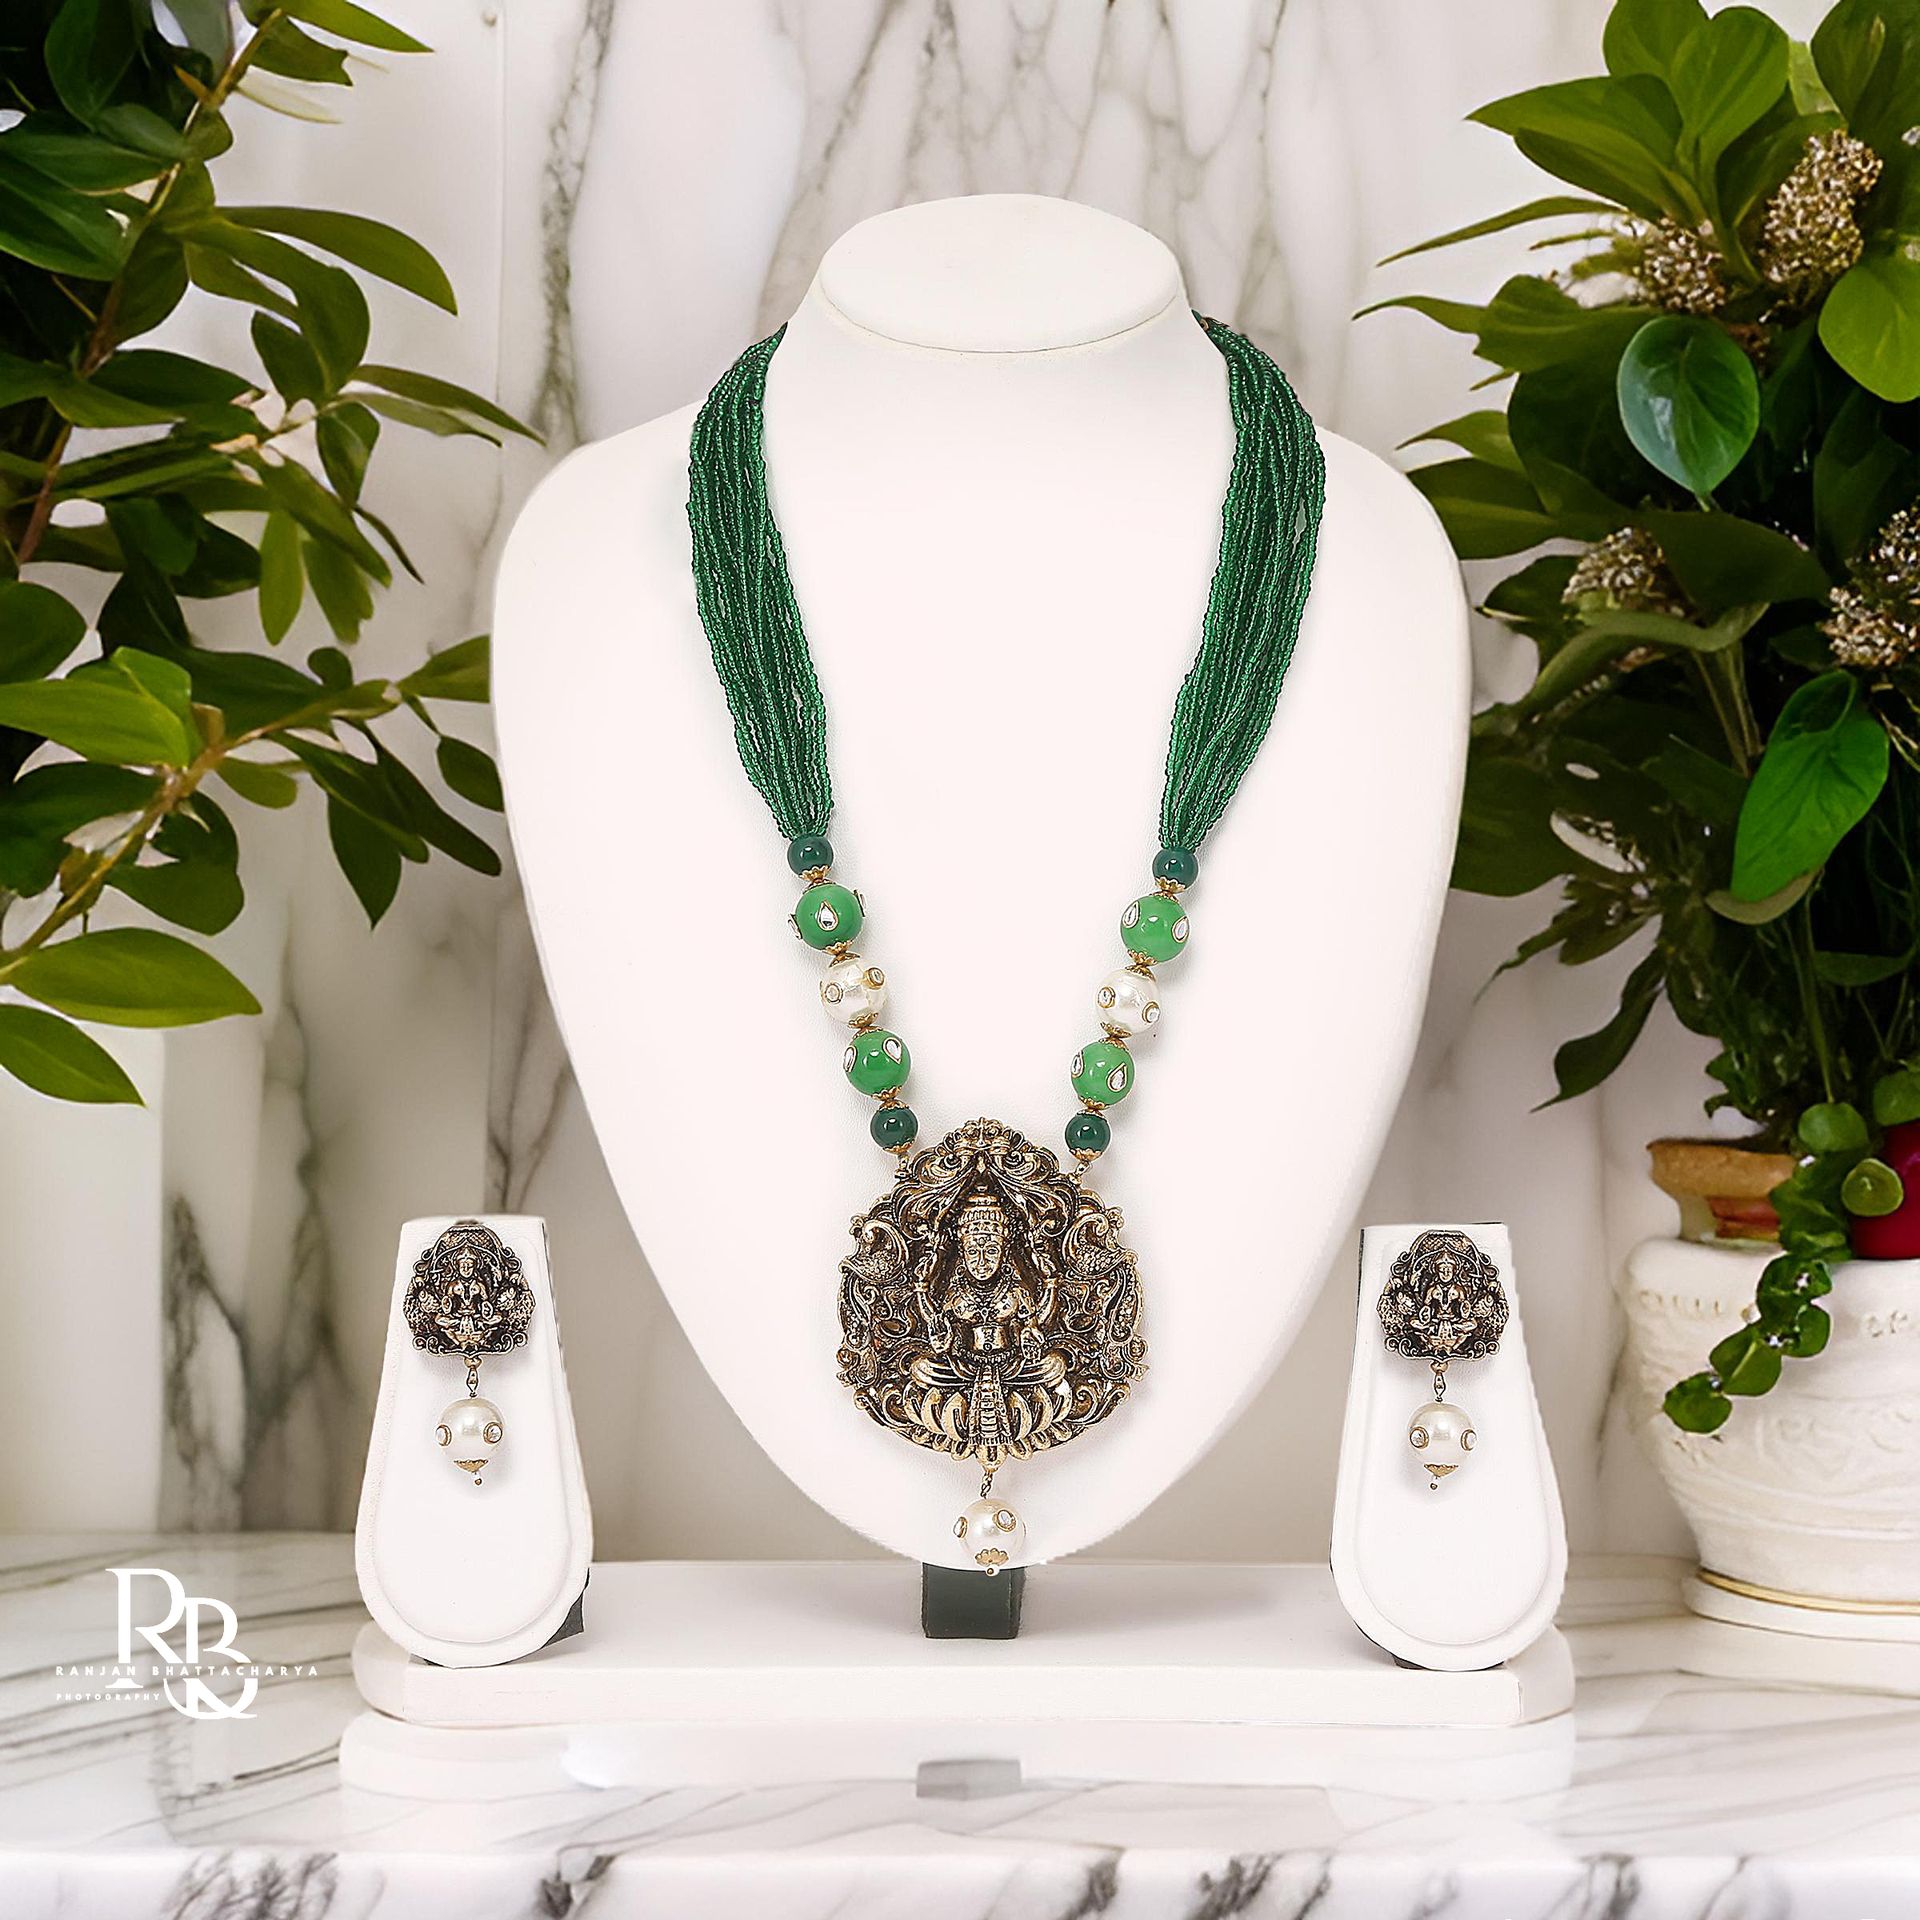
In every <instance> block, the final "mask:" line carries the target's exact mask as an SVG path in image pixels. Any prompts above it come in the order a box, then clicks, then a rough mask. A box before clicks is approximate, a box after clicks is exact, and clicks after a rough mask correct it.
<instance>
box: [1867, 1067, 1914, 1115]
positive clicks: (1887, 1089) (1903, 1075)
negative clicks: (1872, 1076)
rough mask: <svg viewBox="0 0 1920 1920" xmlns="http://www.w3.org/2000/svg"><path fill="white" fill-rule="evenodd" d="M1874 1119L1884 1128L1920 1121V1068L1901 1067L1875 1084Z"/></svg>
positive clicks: (1884, 1075) (1883, 1075)
mask: <svg viewBox="0 0 1920 1920" xmlns="http://www.w3.org/2000/svg"><path fill="white" fill-rule="evenodd" d="M1873 1118H1874V1124H1875V1125H1876V1126H1882V1127H1898V1126H1904V1125H1905V1124H1906V1123H1907V1122H1908V1121H1909V1120H1920V1068H1914V1067H1900V1068H1897V1069H1896V1070H1895V1071H1894V1072H1892V1073H1888V1074H1882V1075H1881V1077H1880V1078H1879V1079H1878V1080H1876V1081H1875V1082H1874V1084H1873Z"/></svg>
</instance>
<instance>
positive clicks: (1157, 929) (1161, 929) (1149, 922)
mask: <svg viewBox="0 0 1920 1920" xmlns="http://www.w3.org/2000/svg"><path fill="white" fill-rule="evenodd" d="M1120 938H1121V941H1122V943H1123V944H1124V945H1125V947H1126V949H1127V951H1128V952H1129V953H1131V954H1135V955H1137V956H1138V957H1139V958H1140V959H1142V960H1172V959H1175V958H1177V957H1178V956H1179V954H1180V953H1181V951H1182V950H1183V949H1184V948H1185V946H1186V944H1187V910H1186V908H1185V907H1183V906H1182V905H1181V904H1180V901H1179V897H1178V896H1177V895H1175V894H1171V893H1143V894H1142V895H1141V896H1140V898H1139V899H1138V900H1136V901H1134V903H1133V904H1132V905H1131V906H1130V907H1128V909H1127V910H1126V912H1125V913H1123V914H1122V915H1121V916H1120Z"/></svg>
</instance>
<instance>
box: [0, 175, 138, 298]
mask: <svg viewBox="0 0 1920 1920" xmlns="http://www.w3.org/2000/svg"><path fill="white" fill-rule="evenodd" d="M125 246H126V235H125V233H124V231H123V230H122V228H121V226H120V223H119V222H118V221H117V220H115V219H114V217H113V216H112V214H110V213H109V212H108V211H107V210H106V208H105V207H103V206H102V205H101V204H100V203H99V202H98V201H97V200H91V199H88V198H87V197H86V196H85V195H84V194H79V193H73V192H70V191H68V190H67V189H66V188H64V187H62V186H59V185H57V184H56V183H55V182H53V181H50V180H49V179H48V178H47V177H46V175H45V174H43V173H36V172H35V171H34V170H33V169H32V168H30V167H20V166H15V165H14V164H13V163H12V162H11V161H9V160H8V159H7V157H6V153H5V151H4V148H0V253H10V254H12V255H13V256H14V257H15V258H16V259H19V260H24V261H26V262H27V264H28V265H29V266H34V267H43V268H45V269H46V271H47V272H49V273H66V274H72V275H73V276H75V278H77V279H81V280H111V279H112V278H113V277H114V275H115V274H117V273H118V272H119V271H120V264H121V257H122V254H123V252H124V250H125Z"/></svg>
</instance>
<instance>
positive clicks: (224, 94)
mask: <svg viewBox="0 0 1920 1920" xmlns="http://www.w3.org/2000/svg"><path fill="white" fill-rule="evenodd" d="M0 43H3V44H0V128H4V130H3V131H0V988H5V989H11V992H10V993H6V994H3V995H0V1067H4V1068H5V1069H6V1070H7V1071H8V1072H10V1073H12V1074H13V1075H15V1076H16V1077H17V1078H18V1079H20V1080H23V1081H25V1082H26V1084H27V1085H28V1086H30V1087H34V1088H36V1089H38V1090H39V1091H40V1092H42V1093H46V1094H50V1095H53V1096H56V1097H58V1098H62V1099H67V1100H83V1101H130V1100H137V1099H138V1097H139V1096H138V1094H137V1092H136V1091H135V1089H134V1087H133V1084H132V1082H131V1081H130V1080H129V1079H128V1078H127V1075H126V1073H125V1072H124V1070H123V1069H122V1068H121V1067H120V1065H119V1063H118V1062H117V1061H115V1060H114V1058H113V1057H112V1055H111V1054H110V1053H109V1052H108V1051H107V1050H106V1049H105V1048H104V1047H102V1046H101V1045H100V1044H99V1043H98V1042H97V1041H95V1040H94V1039H93V1038H92V1037H91V1036H90V1035H88V1034H87V1033H85V1032H84V1031H82V1029H81V1028H80V1027H78V1026H75V1025H74V1024H73V1022H74V1021H75V1020H86V1021H97V1022H104V1023H107V1024H110V1025H120V1026H129V1027H167V1026H178V1025H183V1024H187V1023H190V1022H195V1021H202V1020H215V1019H220V1018H222V1017H224V1016H227V1015H230V1014H242V1013H253V1012H257V1011H258V1004H257V1002H256V1001H255V1000H254V998H253V996H252V994H251V993H249V992H248V990H247V989H246V987H245V986H244V985H242V984H241V982H240V981H239V980H238V979H237V978H235V976H234V975H233V974H232V973H231V972H229V970H228V969H227V968H226V967H225V966H224V965H222V964H221V963H220V962H219V961H218V960H217V959H215V958H214V956H213V955H212V954H211V953H209V952H208V951H207V950H206V949H205V948H204V947H203V946H201V945H199V944H197V943H196V942H195V941H194V940H192V939H190V938H186V937H183V935H181V934H177V933H169V932H164V931H161V930H160V929H158V928H147V927H141V926H111V927H105V928H99V929H94V928H92V927H90V925H89V916H90V914H91V913H92V911H93V909H94V908H95V907H96V906H97V905H98V904H99V903H100V901H101V899H102V897H103V896H104V895H105V894H106V893H107V892H108V891H109V890H111V891H113V892H114V893H116V894H119V895H122V896H124V897H125V898H126V899H127V900H129V901H131V902H132V903H133V905H134V907H135V908H137V909H138V910H140V911H141V912H143V913H145V914H147V915H151V916H153V917H156V918H158V919H161V920H164V921H167V922H170V923H171V924H172V925H174V926H176V927H180V928H183V929H185V932H186V934H188V935H192V934H198V935H202V936H205V935H211V934H215V933H218V932H219V931H220V930H221V929H222V928H224V927H225V926H227V925H228V924H229V923H230V922H231V921H232V920H233V919H234V917H235V916H236V915H237V914H238V913H239V912H240V910H241V907H242V905H243V901H244V893H243V889H242V886H241V880H240V862H239V835H238V833H237V831H236V829H235V827H234V824H233V822H232V821H231V819H230V818H229V816H228V813H227V806H228V805H230V804H232V803H233V802H234V801H236V800H237V801H239V802H241V803H243V804H245V805H247V806H256V807H283V806H288V805H291V804H292V803H293V802H294V801H295V800H296V799H297V797H298V795H299V791H300V788H301V786H302V785H303V784H306V785H311V786H313V787H316V788H318V789H319V791H320V793H321V794H322V795H323V796H324V800H325V805H326V809H327V821H328V828H329V833H330V837H331V841H332V846H333V851H334V853H335V855H336V857H337V858H338V860H339V863H340V866H341V867H342V869H343V870H344V872H345V874H346V876H347V879H348V880H349V881H350V883H351V884H352V887H353V889H354V892H355V893H356V894H357V895H358V897H359V899H360V902H361V904H362V906H363V907H364V908H365V910H366V913H367V917H368V919H369V921H375V922H377V921H378V920H379V918H380V916H381V915H382V914H383V913H384V912H385V911H386V909H387V907H388V905H389V904H390V903H391V901H392V899H393V897H394V892H395V889H396V888H397V887H398V885H399V881H400V874H401V870H402V867H403V865H404V864H405V863H408V862H416V863H417V862H420V861H424V860H426V859H427V858H428V856H429V854H430V853H431V852H438V853H441V854H444V855H446V856H447V857H448V858H450V859H452V860H455V861H458V862H460V863H461V864H463V865H465V866H468V867H471V868H474V869H476V870H478V871H480V872H482V873H497V872H498V871H499V870H500V860H499V856H498V855H497V854H496V853H495V852H494V850H493V849H492V848H491V847H490V846H489V845H488V844H487V842H486V841H485V840H484V839H482V838H481V837H480V836H479V835H478V834H476V833H474V832H473V831H472V829H471V828H469V827H468V826H466V825H465V824H463V823H462V822H461V821H460V820H459V819H457V818H456V817H455V816H454V815H453V814H452V813H451V812H449V811H448V810H447V808H446V807H445V806H443V805H442V804H441V801H440V800H439V799H438V798H436V797H435V795H434V793H433V791H432V790H431V789H430V788H429V786H428V785H427V784H426V782H424V781H423V780H421V779H420V778H419V777H418V776H417V775H416V774H415V773H414V772H413V771H412V770H411V769H410V768H409V766H408V765H407V763H406V761H405V760H404V759H402V758H401V757H400V755H399V754H398V753H396V752H395V751H394V750H393V747H392V745H391V744H390V742H389V741H388V739H387V738H386V735H385V733H384V731H382V730H379V729H378V726H377V723H379V722H381V721H384V720H386V719H387V718H388V717H389V716H394V715H397V714H398V713H399V710H400V709H402V708H404V709H406V710H407V712H408V713H409V714H410V715H411V716H412V717H413V718H414V719H415V720H417V721H420V722H422V723H424V724H425V725H426V726H427V728H428V729H429V730H430V734H431V737H432V739H433V741H434V751H435V756H436V760H437V764H438V769H439V774H440V777H441V779H442V780H443V781H444V782H445V784H446V786H447V787H448V788H450V789H451V790H452V791H453V792H454V793H456V794H458V795H460V796H461V797H462V798H463V799H465V800H467V801H470V802H472V803H473V804H475V805H477V806H480V807H483V808H491V809H496V810H497V809H498V807H499V805H500V787H499V779H498V776H497V775H496V773H495V771H494V767H493V763H492V761H491V760H490V759H489V758H488V756H487V755H486V754H485V753H484V752H483V751H482V750H481V749H480V748H478V747H476V746H473V745H472V744H470V743H468V742H466V741H463V740H459V739H456V738H452V737H450V736H446V735H443V734H441V733H440V731H439V729H438V728H437V727H436V726H435V724H434V720H433V717H432V706H431V703H433V702H437V701H443V700H452V701H483V700H484V699H485V698H486V693H487V658H486V640H485V637H484V636H481V637H478V638H475V639H471V640H467V641H463V642H461V643H459V644H457V645H455V646H451V647H448V648H447V649H445V650H444V651H442V652H440V653H437V654H435V655H433V656H432V657H431V658H429V659H427V660H426V661H425V662H424V663H423V664H422V665H421V666H419V667H418V668H416V669H415V670H414V671H413V672H411V673H409V674H407V675H405V676H404V677H402V678H400V679H397V680H391V679H381V678H361V677H359V676H358V675H357V674H356V672H355V670H354V666H353V662H352V657H351V655H350V653H349V652H348V651H347V649H348V648H349V647H350V645H351V644H352V642H353V641H354V640H355V638H356V637H357V636H358V634H359V632H360V629H361V626H362V624H363V623H364V622H365V621H366V619H367V618H368V616H369V615H370V614H371V612H372V610H373V605H374V596H375V594H376V592H377V591H378V590H379V589H381V588H383V587H385V586H387V585H389V584H390V582H391V580H392V577H393V568H394V566H396V565H397V566H399V567H401V568H402V569H404V570H405V571H407V572H408V573H412V572H413V567H412V563H411V561H409V559H408V558H407V555H406V551H405V549H404V548H403V547H402V546H401V544H400V542H399V540H398V539H397V537H396V536H395V534H394V532H393V531H392V529H391V528H389V527H388V526H387V524H386V523H385V522H384V521H383V520H382V519H380V518H379V517H378V516H377V515H376V514H375V513H374V511H373V510H372V508H371V507H370V506H369V505H368V503H367V500H366V499H365V497H364V492H363V489H364V485H365V482H366V478H367V473H368V468H369V463H370V461H371V458H372V456H373V454H374V452H375V449H376V447H377V445H378V443H379V440H380V436H381V432H382V428H383V423H392V424H394V425H397V426H401V427H406V428H424V429H425V430H427V431H428V432H431V433H437V434H475V435H479V436H481V437H483V438H487V439H496V440H497V437H498V435H500V434H502V433H524V432H525V431H526V429H525V428H523V427H521V426H520V425H519V424H518V423H517V422H515V421H514V420H513V419H512V418H511V417H510V416H509V415H507V414H505V413H503V412H502V411H501V410H500V409H499V408H498V407H496V406H494V405H492V404H491V403H490V402H489V401H487V400H485V399H482V398H481V397H480V396H479V395H477V394H472V393H468V392H466V391H464V390H463V389H461V388H459V387H456V386H454V385H452V384H450V383H449V382H447V381H444V380H441V379H438V378H436V377H434V376H432V375H429V374H424V373H414V372H409V371H407V370H406V369H404V368H399V367H390V366H385V365H382V364H380V363H378V362H377V361H374V360H371V359H370V358H369V354H368V331H369V318H368V308H367V301H366V296H365V294H364V292H363V291H362V288H361V285H360V282H359V280H358V279H357V278H356V277H355V272H354V271H353V270H355V269H357V270H358V272H359V273H361V274H365V275H370V276H373V277H375V278H378V279H381V280H385V281H389V282H391V283H393V284H395V285H397V286H399V287H402V288H404V289H405V290H406V291H407V292H409V293H410V294H413V295H416V296H418V297H419V298H420V299H422V300H425V301H428V302H430V303H431V304H432V305H434V306H437V307H440V308H443V309H445V310H447V311H449V312H451V311H453V308H454V295H453V289H452V288H451V287H450V286H449V285H448V283H447V278H446V275H445V274H444V273H443V272H442V271H441V269H440V267H439V266H438V265H437V264H436V262H435V261H434V259H433V257H432V255H431V254H429V253H428V252H427V251H426V249H425V248H424V247H422V246H420V245H419V243H418V242H416V241H414V240H411V239H409V238H408V237H407V236H406V235H405V234H403V233H400V232H398V231H397V230H396V229H394V228H393V227H390V226H387V225H385V224H384V223H383V222H380V221H377V220H371V219H367V218H365V217H363V216H361V215H357V214H345V213H329V212H324V211H320V210H317V209H314V208H308V207H282V206H232V205H227V204H225V203H223V202H222V201H221V200H220V199H219V198H218V196H217V194H216V192H215V185H214V174H213V166H214V163H216V162H217V161H218V160H219V158H220V156H221V155H222V154H223V153H225V152H226V150H227V149H228V147H229V146H230V145H231V144H232V141H233V138H234V130H233V126H232V124H231V120H230V113H231V109H232V106H233V102H234V100H235V96H236V95H242V94H245V93H247V92H248V91H249V89H250V88H253V87H258V86H260V85H261V82H260V76H263V75H264V76H275V77H276V78H272V79H269V80H268V81H267V82H266V83H265V84H266V85H267V86H270V87H274V88H277V89H279V92H280V97H281V99H282V100H283V101H285V100H286V99H287V98H288V97H289V89H292V90H295V91H299V90H304V89H305V88H307V87H313V86H345V85H348V84H350V81H351V72H350V60H351V54H350V50H351V49H354V48H373V49H378V50H380V51H382V52H384V53H419V52H424V51H426V49H425V48H424V47H423V46H422V45H421V44H420V42H418V41H417V40H414V39H413V38H411V37H410V36H409V35H407V34H404V33H402V32H400V31H399V30H398V29H397V28H395V27H392V26H390V25H388V24H387V23H386V22H385V21H383V20H380V19H378V18H377V17H376V16H374V15H373V14H371V13H368V12H366V11H364V10H363V9H362V8H360V7H358V6H356V5H353V4H352V3H351V0H285V3H284V4H269V3H268V0H242V4H241V5H240V6H238V7H232V6H229V5H228V4H227V0H170V4H168V5H166V6H165V7H158V6H156V5H155V4H154V0H12V4H11V5H10V6H9V8H8V12H7V19H6V25H5V28H4V29H0ZM190 291H191V292H196V293H197V295H198V296H199V297H202V298H211V299H214V300H217V301H225V302H234V303H238V304H239V305H240V306H242V307H243V308H247V309H250V310H251V335H252V344H253V350H254V353H255V354H256V355H257V357H258V362H259V364H258V366H257V367H243V368H238V369H236V368H230V367H226V366H220V365H216V364H214V363H212V362H211V361H207V360H202V359H196V358H193V357H191V356H189V355H186V354H183V353H179V352H175V351H172V350H170V349H168V348H164V347H157V346H151V345H148V346H139V345H135V344H133V343H134V342H136V341H138V340H140V339H141V338H142V337H143V336H145V335H147V334H150V333H151V332H152V331H153V330H154V329H155V328H156V327H158V326H159V325H160V324H161V323H162V322H163V321H164V320H165V319H166V318H167V317H168V315H169V314H171V313H172V312H173V311H174V309H175V308H176V307H178V306H179V304H180V303H181V301H182V300H184V299H186V298H188V297H189V294H190ZM89 575H91V576H93V578H94V580H95V582H96V584H95V586H94V587H93V588H91V589H88V588H87V587H86V586H84V585H79V586H75V585H73V584H71V583H74V582H82V583H84V582H85V581H86V580H87V577H88V576H89ZM416 577H417V576H416ZM309 594H311V596H312V600H313V602H314V604H315V605H316V606H317V608H318V611H319V615H320V616H321V618H322V619H323V620H324V623H325V626H326V628H327V630H328V633H329V636H330V638H329V640H328V642H327V644H323V645H320V646H317V647H314V648H312V650H310V651H309V652H308V653H307V654H306V657H305V659H304V661H300V662H296V661H294V660H292V659H288V658H286V657H285V655H284V654H283V653H281V652H277V651H275V649H278V648H280V647H281V644H282V643H283V642H285V641H286V640H287V638H288V636H289V634H290V633H291V631H292V629H293V627H294V625H295V621H296V618H297V617H298V615H299V614H300V611H301V608H302V605H303V603H304V602H305V601H306V599H307V596H308V595H309ZM235 596H251V597H252V601H253V608H254V612H255V615H256V616H257V619H258V623H259V634H260V640H261V642H262V644H261V645H260V646H259V647H256V648H248V649H241V648H237V647H234V646H231V645H228V646H224V647H214V646H210V645H203V644H201V643H200V641H198V640H196V638H195V635H194V632H193V626H194V620H193V617H192V616H191V615H190V611H189V609H190V608H193V607H194V606H195V605H196V603H202V602H206V601H211V600H217V599H226V598H231V597H235ZM85 605H92V606H95V607H97V610H96V611H94V612H93V613H92V615H91V617H89V615H88V614H87V613H85V612H83V611H82V607H83V606H85ZM216 783H217V785H218V787H219V790H220V794H221V797H220V798H219V799H216V798H215V794H214V788H215V785H216ZM26 1002H33V1003H37V1004H25V1003H26Z"/></svg>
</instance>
